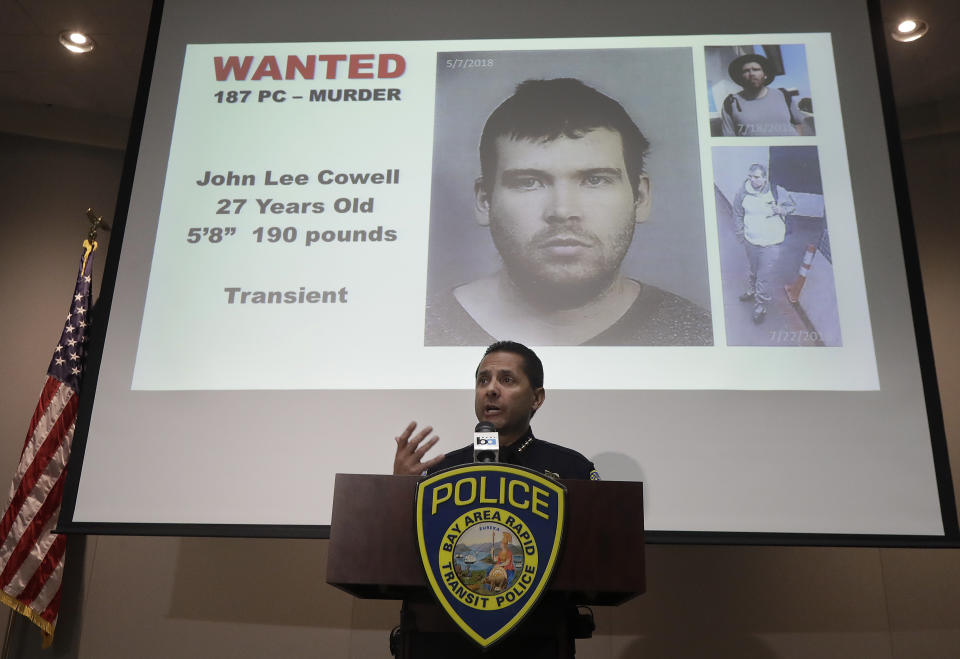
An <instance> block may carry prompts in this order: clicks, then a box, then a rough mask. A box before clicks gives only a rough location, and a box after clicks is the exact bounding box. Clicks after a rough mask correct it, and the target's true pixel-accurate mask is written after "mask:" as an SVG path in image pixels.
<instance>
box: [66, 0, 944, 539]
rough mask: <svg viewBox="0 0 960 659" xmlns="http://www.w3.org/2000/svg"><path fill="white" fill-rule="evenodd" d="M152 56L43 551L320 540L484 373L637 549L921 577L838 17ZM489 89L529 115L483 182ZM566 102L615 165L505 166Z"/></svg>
mask: <svg viewBox="0 0 960 659" xmlns="http://www.w3.org/2000/svg"><path fill="white" fill-rule="evenodd" d="M874 19H875V20H877V21H879V19H877V17H876V15H874ZM153 22H154V28H155V31H154V39H153V40H152V41H151V44H150V45H149V46H148V52H147V58H146V65H145V67H144V70H145V73H144V78H143V80H142V82H141V96H140V102H139V104H138V107H139V112H140V116H138V117H137V129H138V131H135V134H134V140H133V141H132V142H131V147H130V149H131V151H130V154H129V156H128V163H129V167H128V169H127V173H126V179H125V184H124V189H123V191H122V192H121V203H120V204H118V208H119V209H120V210H119V211H118V217H117V220H116V228H115V230H114V236H113V241H112V242H111V245H110V253H109V257H110V260H109V263H108V279H107V281H105V282H104V285H103V288H102V290H103V293H102V295H101V300H100V303H99V307H100V308H99V309H98V312H99V316H98V318H100V328H99V331H100V334H99V335H98V339H97V345H95V346H94V350H93V353H94V354H95V355H96V356H99V358H100V359H99V362H98V363H94V364H92V365H91V367H90V370H89V379H88V380H87V381H86V383H85V391H84V398H83V402H82V405H81V421H80V423H79V425H78V429H77V443H76V446H75V454H74V461H73V463H72V464H71V469H70V482H69V485H68V495H67V500H66V502H65V506H64V515H63V516H62V518H61V522H60V528H61V530H64V531H68V532H69V531H78V532H96V533H159V534H170V535H181V534H213V535H220V534H225V535H268V536H269V535H277V536H291V535H292V536H308V537H326V535H327V534H328V532H329V523H330V510H331V497H332V486H333V479H334V475H335V474H336V473H341V472H345V473H389V471H390V470H391V467H392V459H393V450H394V441H393V438H394V437H395V436H396V435H398V434H399V433H400V431H401V430H402V429H403V428H404V426H405V425H406V424H407V423H408V422H409V421H410V420H412V419H413V420H416V421H418V422H419V423H420V424H421V425H425V424H430V425H432V426H433V427H434V428H435V430H436V432H437V434H439V436H440V437H441V441H440V444H439V445H438V447H437V450H442V451H450V450H453V449H455V448H459V447H461V446H463V445H464V444H466V443H467V442H468V441H469V439H470V433H471V431H472V428H473V425H474V423H475V418H474V414H473V411H472V410H473V378H474V370H475V368H476V366H477V364H478V362H479V360H480V358H481V356H482V354H483V348H484V346H486V345H487V344H488V343H490V342H491V341H493V340H494V339H516V340H520V341H523V342H525V343H529V344H530V345H531V346H532V347H534V348H535V349H536V351H537V352H538V354H539V355H540V356H541V358H542V360H543V362H544V365H545V373H546V377H545V387H546V391H547V397H546V402H545V404H544V406H543V407H542V409H541V410H539V411H538V413H537V415H536V418H535V419H534V423H533V428H534V431H535V433H536V434H537V436H538V437H541V438H544V439H547V440H549V441H552V442H555V443H559V444H563V445H566V446H569V447H571V448H575V449H577V450H579V451H580V452H582V453H583V454H585V455H586V456H587V457H589V458H590V459H591V460H592V461H593V462H594V463H595V464H596V466H597V469H598V470H599V472H600V474H601V476H602V478H603V479H605V480H630V481H643V482H644V483H645V510H644V511H643V512H644V519H645V524H646V528H647V529H648V531H649V532H650V538H651V539H652V540H653V541H658V540H660V541H669V542H682V541H697V542H715V541H721V542H741V541H743V542H783V541H790V542H797V543H801V544H803V543H815V544H816V543H833V542H849V543H854V544H884V543H924V542H927V543H937V542H941V543H942V542H955V541H956V538H957V534H958V532H957V519H956V512H955V509H954V504H953V493H952V488H951V485H950V478H949V469H948V466H947V463H946V449H945V442H944V437H943V428H942V419H941V418H940V412H939V402H938V397H937V393H936V390H935V379H934V377H933V375H932V361H931V359H930V348H929V337H928V335H927V328H926V325H925V320H924V319H925V316H924V312H923V302H922V296H921V294H920V291H919V285H918V284H917V283H916V281H918V280H917V279H916V277H913V278H912V279H911V278H910V277H908V276H907V271H908V269H910V270H913V271H916V262H915V261H916V257H915V247H914V245H913V242H912V230H911V229H910V225H909V219H908V218H903V220H904V224H903V226H904V230H905V232H904V236H905V243H904V242H902V240H901V219H900V218H899V216H898V213H897V198H896V196H895V194H894V188H895V187H896V186H897V185H900V184H901V183H902V174H901V173H900V172H899V170H896V169H892V168H891V164H890V163H891V158H890V156H889V152H888V143H887V140H888V137H887V132H886V128H885V118H884V114H883V112H882V109H881V108H882V105H883V103H884V102H886V103H889V101H890V99H889V89H886V91H885V92H884V93H883V94H882V93H881V90H882V89H884V87H883V84H884V80H885V78H884V77H883V76H886V73H885V72H883V74H882V76H881V77H880V78H879V80H880V81H879V82H878V75H877V64H876V62H875V53H874V47H873V42H872V38H873V37H872V35H871V25H870V15H869V12H868V7H867V6H866V4H860V3H837V2H826V1H820V0H816V1H812V2H807V3H796V2H780V1H778V0H770V1H768V2H764V3H757V2H745V1H743V2H741V1H731V2H722V3H717V2H706V1H704V2H690V3H685V5H684V7H683V9H682V10H679V9H678V7H677V3H668V2H645V3H629V2H600V3H594V4H591V5H582V4H573V3H557V2H545V1H543V2H541V1H539V0H538V1H534V2H523V3H517V2H486V3H483V4H479V3H461V2H449V1H447V2H417V3H413V4H409V5H396V4H388V3H379V2H376V1H375V0H370V1H368V2H354V3H341V4H329V3H310V2H293V1H288V0H279V1H275V2H271V3H256V2H236V3H231V5H230V9H229V11H226V10H224V9H223V5H222V3H217V2H211V1H197V0H192V1H191V2H185V1H182V0H170V1H168V2H165V3H163V6H162V7H161V6H159V5H158V6H157V8H156V9H155V16H154V21H153ZM154 41H155V43H154ZM154 46H155V48H154ZM525 81H534V82H532V83H525ZM521 83H524V84H526V89H527V90H528V92H529V91H530V90H534V91H533V92H530V93H533V94H534V95H536V94H541V93H543V94H546V93H547V90H548V89H553V90H556V93H557V94H558V96H556V97H555V99H554V101H551V102H547V103H541V105H540V106H539V107H537V106H535V105H534V106H531V108H533V109H529V110H527V115H528V116H527V118H526V119H525V120H524V121H526V122H527V124H526V125H527V128H511V129H507V130H508V131H509V130H514V131H515V134H514V133H509V132H508V133H503V134H495V133H494V134H493V137H492V138H491V140H492V141H491V142H490V143H491V144H492V145H493V147H492V148H493V154H494V155H493V157H492V159H491V158H488V159H487V160H486V161H484V162H485V165H484V167H486V170H484V169H482V166H481V154H480V153H479V151H478V145H479V144H480V141H481V135H482V132H483V130H484V125H485V123H486V122H487V120H488V118H490V117H491V114H492V113H494V111H495V110H496V109H497V108H498V107H499V106H501V104H504V102H505V101H506V100H507V99H508V98H511V97H512V96H513V95H514V93H516V94H517V98H521V96H522V94H521V92H520V91H517V90H518V85H521ZM536 90H539V91H536ZM584 90H587V91H586V92H585V93H586V96H587V97H590V98H603V99H607V100H608V101H611V102H612V103H613V105H614V106H616V107H621V108H622V111H623V112H624V113H625V114H626V115H627V117H628V122H627V123H628V124H630V125H632V126H636V129H637V131H638V133H639V134H640V135H641V136H642V141H643V142H644V144H641V143H640V142H637V141H636V140H635V139H634V137H630V138H629V139H628V138H627V137H624V136H625V135H626V134H627V133H629V134H630V135H634V133H633V132H632V131H633V130H634V129H632V128H629V127H627V128H624V127H623V126H621V125H620V124H616V125H614V124H611V123H610V122H609V120H608V119H598V120H597V122H595V123H593V124H590V123H588V124H587V125H586V128H583V127H582V126H581V127H580V128H574V129H569V130H568V129H561V130H560V133H559V134H542V135H541V134H539V133H537V132H536V131H537V130H539V129H540V125H539V122H540V121H541V119H542V117H545V116H547V115H550V116H553V115H559V116H564V113H573V114H576V113H578V112H579V113H581V114H582V115H583V116H588V115H590V112H592V111H593V110H590V109H589V108H588V109H582V108H581V107H580V101H579V100H575V99H577V98H580V96H578V94H581V93H582V92H583V91H584ZM523 93H527V92H523ZM550 93H553V92H550ZM884 94H885V95H886V96H884ZM884 98H886V100H884ZM524 102H525V101H524ZM584 102H585V103H586V101H584ZM603 102H604V103H606V102H607V101H603ZM517 103H520V102H519V101H518V102H517ZM507 105H509V103H507V104H505V105H504V107H506V106H507ZM584 107H586V106H584ZM498 112H499V111H498ZM504 112H506V111H504ZM590 116H591V117H592V115H590ZM542 120H543V121H544V122H546V121H547V119H542ZM592 120H593V119H592V118H589V119H588V122H589V121H592ZM564 121H568V120H566V119H564ZM569 121H575V120H569ZM490 123H491V125H493V124H494V123H495V122H494V121H493V120H491V122H490ZM529 125H533V126H534V128H533V129H532V130H533V131H534V133H533V134H532V135H527V134H526V133H524V132H523V131H524V130H527V131H528V132H529V130H530V129H529ZM565 125H566V124H565ZM492 130H493V129H491V131H492ZM544 130H547V129H544ZM564 131H566V132H564ZM137 139H139V141H137ZM628 143H629V144H628ZM611 144H612V145H613V146H610V145H611ZM637 144H641V146H639V147H638V146H637ZM611 163H613V164H611ZM901 187H902V186H901ZM624 190H627V191H629V193H632V197H630V195H629V193H628V194H627V196H624V193H623V191H624ZM617 191H619V192H617ZM618 195H619V196H618ZM904 244H905V245H906V246H905V247H904ZM911 289H912V290H913V293H914V297H913V303H911V295H910V292H911ZM614 293H616V295H614ZM624 300H626V302H624ZM608 303H609V304H608ZM912 304H913V305H914V306H915V308H916V309H917V311H916V317H917V319H918V322H919V328H920V329H919V330H915V325H914V312H913V308H914V307H912V306H911V305H912ZM618 305H619V306H618ZM918 346H919V347H918ZM925 381H926V382H927V384H928V385H929V386H928V388H927V389H926V390H925V388H924V382H925ZM81 460H82V462H81ZM938 475H939V478H938Z"/></svg>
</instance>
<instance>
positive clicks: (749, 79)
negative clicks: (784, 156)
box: [720, 53, 805, 137]
mask: <svg viewBox="0 0 960 659" xmlns="http://www.w3.org/2000/svg"><path fill="white" fill-rule="evenodd" d="M727 72H728V74H729V75H730V79H731V80H733V81H734V82H735V83H736V84H738V85H740V87H741V88H742V89H741V90H740V91H739V92H736V93H734V94H729V95H728V96H727V97H726V98H725V99H724V100H723V103H722V108H721V111H720V113H721V118H722V135H723V136H724V137H768V136H790V135H803V134H805V130H804V118H803V114H802V113H801V112H800V108H799V107H798V100H797V94H796V91H795V90H789V89H785V88H783V87H774V88H771V87H770V86H769V85H770V83H771V82H773V80H774V78H776V77H777V76H778V75H779V74H781V73H783V71H782V70H781V71H779V72H778V71H777V70H776V68H775V67H774V65H773V63H772V62H771V61H770V59H769V58H767V57H764V56H763V55H760V54H758V53H747V54H745V55H740V56H739V57H737V58H736V59H734V60H733V61H732V62H730V65H729V66H728V68H727Z"/></svg>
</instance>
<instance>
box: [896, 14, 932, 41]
mask: <svg viewBox="0 0 960 659" xmlns="http://www.w3.org/2000/svg"><path fill="white" fill-rule="evenodd" d="M926 33H927V24H926V23H924V22H923V21H921V20H920V19H917V18H906V19H904V20H902V21H900V23H899V24H898V25H897V29H896V30H894V31H893V32H891V33H890V36H892V37H893V38H894V39H896V40H897V41H902V42H904V43H906V42H908V41H916V40H917V39H919V38H920V37H922V36H923V35H925V34H926Z"/></svg>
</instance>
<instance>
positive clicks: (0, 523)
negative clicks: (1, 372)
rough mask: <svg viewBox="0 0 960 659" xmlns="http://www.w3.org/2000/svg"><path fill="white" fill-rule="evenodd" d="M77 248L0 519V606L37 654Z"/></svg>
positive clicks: (50, 606) (60, 466)
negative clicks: (22, 625)
mask: <svg viewBox="0 0 960 659" xmlns="http://www.w3.org/2000/svg"><path fill="white" fill-rule="evenodd" d="M83 246H84V254H83V258H82V259H81V261H80V272H79V274H78V275H77V285H76V288H75V289H74V292H73V293H74V294H73V300H72V302H71V303H70V314H69V315H68V316H67V321H66V323H65V324H64V326H63V333H62V334H61V335H60V342H59V343H58V344H57V347H56V349H55V350H54V351H53V359H51V360H50V367H49V368H48V369H47V381H46V383H45V384H44V385H43V391H42V392H40V401H39V402H38V403H37V409H36V410H35V411H34V413H33V419H32V420H31V421H30V429H29V430H28V431H27V438H26V440H25V441H24V444H23V451H22V452H21V453H20V465H19V466H18V467H17V473H16V475H14V477H13V483H11V485H10V503H9V505H8V506H7V510H6V513H5V514H4V516H3V519H2V520H0V601H2V602H3V603H4V604H6V605H8V606H10V607H12V608H13V609H14V610H15V611H17V612H19V613H22V614H23V615H25V616H26V617H27V618H29V619H30V620H31V621H33V623H34V624H36V625H37V626H38V627H40V629H41V631H42V632H43V646H44V647H47V646H49V645H50V644H51V643H52V642H53V630H54V627H55V626H56V624H57V613H58V612H59V610H60V583H61V581H62V579H63V559H64V551H65V548H66V536H64V535H62V534H61V535H57V534H54V533H52V532H51V531H52V530H53V529H54V527H56V525H57V517H58V516H59V514H60V502H61V501H62V500H63V484H64V480H65V478H66V473H67V470H66V466H67V460H68V459H69V457H70V443H71V441H72V440H73V428H74V422H75V421H76V418H77V404H78V401H77V394H78V392H79V391H80V380H81V379H82V377H83V367H84V354H85V352H86V343H87V336H86V334H87V328H88V326H89V319H88V316H89V310H90V289H91V282H92V279H93V278H92V276H91V274H92V272H93V250H95V249H96V246H97V244H96V243H95V242H93V243H91V242H88V241H84V243H83Z"/></svg>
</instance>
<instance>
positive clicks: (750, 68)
mask: <svg viewBox="0 0 960 659" xmlns="http://www.w3.org/2000/svg"><path fill="white" fill-rule="evenodd" d="M766 79H767V76H766V74H765V73H764V72H763V67H762V66H760V62H746V63H744V65H743V68H742V69H740V81H741V84H742V85H743V88H744V89H753V90H758V89H760V88H761V87H763V86H764V84H765V82H766Z"/></svg>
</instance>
